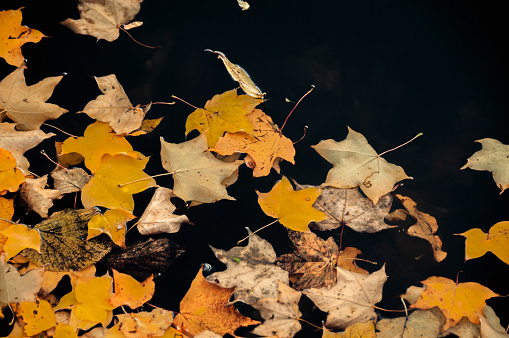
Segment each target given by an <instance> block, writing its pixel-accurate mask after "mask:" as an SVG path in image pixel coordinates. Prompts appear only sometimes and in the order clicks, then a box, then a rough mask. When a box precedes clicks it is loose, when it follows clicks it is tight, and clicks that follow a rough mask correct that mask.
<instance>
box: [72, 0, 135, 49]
mask: <svg viewBox="0 0 509 338" xmlns="http://www.w3.org/2000/svg"><path fill="white" fill-rule="evenodd" d="M141 1H142V0H80V1H79V3H78V10H79V12H80V16H81V18H80V19H78V20H74V19H71V18H68V19H66V20H65V21H63V22H62V24H63V25H64V26H66V27H68V28H69V29H70V30H72V31H73V32H74V33H76V34H82V35H91V36H94V37H96V38H97V39H98V40H101V39H104V40H106V41H109V42H111V41H114V40H116V39H117V38H118V36H119V35H120V33H119V29H120V28H119V27H120V26H122V25H124V24H127V23H129V22H130V21H131V20H132V19H134V17H135V16H136V14H138V12H139V11H140V8H141Z"/></svg>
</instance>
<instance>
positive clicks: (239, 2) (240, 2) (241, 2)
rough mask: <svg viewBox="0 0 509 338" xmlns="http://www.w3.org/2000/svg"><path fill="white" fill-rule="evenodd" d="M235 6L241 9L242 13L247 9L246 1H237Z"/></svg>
mask: <svg viewBox="0 0 509 338" xmlns="http://www.w3.org/2000/svg"><path fill="white" fill-rule="evenodd" d="M237 4H238V5H239V7H240V8H242V10H243V11H247V10H248V9H249V7H250V6H249V3H248V2H247V1H243V0H237Z"/></svg>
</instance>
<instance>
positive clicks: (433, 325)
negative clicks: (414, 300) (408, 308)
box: [376, 311, 440, 338]
mask: <svg viewBox="0 0 509 338" xmlns="http://www.w3.org/2000/svg"><path fill="white" fill-rule="evenodd" d="M376 329H377V330H378V331H379V332H377V333H376V336H377V337H378V338H392V337H401V338H413V337H423V338H435V337H438V334H439V332H440V321H439V320H438V318H437V317H435V315H433V313H431V312H429V311H414V312H412V313H411V314H410V316H408V318H407V317H398V318H391V319H388V318H387V319H382V320H380V321H379V322H378V323H376Z"/></svg>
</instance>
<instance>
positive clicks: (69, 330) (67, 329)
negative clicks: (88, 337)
mask: <svg viewBox="0 0 509 338" xmlns="http://www.w3.org/2000/svg"><path fill="white" fill-rule="evenodd" d="M53 338H78V334H77V333H76V330H75V329H74V328H73V327H71V326H69V325H67V324H62V323H58V324H57V326H56V328H55V335H54V336H53Z"/></svg>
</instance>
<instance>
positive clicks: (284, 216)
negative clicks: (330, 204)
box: [256, 176, 327, 231]
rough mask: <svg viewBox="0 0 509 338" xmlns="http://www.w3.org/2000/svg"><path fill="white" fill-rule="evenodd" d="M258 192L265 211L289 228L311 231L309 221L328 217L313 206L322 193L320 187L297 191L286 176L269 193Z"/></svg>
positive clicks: (259, 202) (259, 200)
mask: <svg viewBox="0 0 509 338" xmlns="http://www.w3.org/2000/svg"><path fill="white" fill-rule="evenodd" d="M256 193H257V194H258V204H259V205H260V207H261V208H262V210H263V212H264V213H265V214H267V215H268V216H271V217H274V218H277V219H278V220H279V223H281V224H282V225H284V226H285V227H287V228H289V229H292V230H295V231H309V228H308V224H309V222H311V221H315V222H320V221H322V220H324V219H326V218H327V215H325V214H324V213H323V212H321V211H318V210H316V209H315V208H313V203H315V200H316V199H317V197H318V196H319V195H320V189H318V188H307V189H302V190H299V191H295V190H293V187H292V184H291V183H290V181H289V180H288V179H287V178H286V177H285V176H283V178H282V179H281V181H279V182H278V183H276V185H274V187H273V188H272V190H271V191H269V192H268V193H261V192H258V191H257V192H256Z"/></svg>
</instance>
